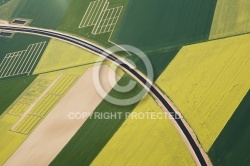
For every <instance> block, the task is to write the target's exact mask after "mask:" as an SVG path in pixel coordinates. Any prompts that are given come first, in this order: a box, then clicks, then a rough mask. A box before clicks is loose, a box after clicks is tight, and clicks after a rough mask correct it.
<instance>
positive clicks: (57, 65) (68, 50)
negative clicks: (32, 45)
mask: <svg viewBox="0 0 250 166" xmlns="http://www.w3.org/2000/svg"><path fill="white" fill-rule="evenodd" d="M96 59H97V56H96V55H94V54H92V53H90V52H87V51H83V50H82V49H80V48H78V47H76V46H74V45H70V44H68V43H65V42H62V41H59V40H55V39H51V41H50V42H49V44H48V47H47V48H46V50H45V52H44V54H43V56H42V57H41V60H40V61H39V63H38V65H37V67H36V69H35V70H34V72H33V74H39V73H44V72H50V71H55V70H61V69H65V68H69V67H74V66H79V65H83V64H89V63H94V62H95V61H96Z"/></svg>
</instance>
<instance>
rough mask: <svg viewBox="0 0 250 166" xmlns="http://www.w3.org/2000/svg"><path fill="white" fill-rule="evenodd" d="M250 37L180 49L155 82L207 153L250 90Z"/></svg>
mask: <svg viewBox="0 0 250 166" xmlns="http://www.w3.org/2000/svg"><path fill="white" fill-rule="evenodd" d="M249 43H250V35H243V36H237V37H232V38H227V39H223V40H215V41H211V42H206V43H201V44H196V45H190V46H186V47H183V48H182V49H181V50H180V52H179V53H178V54H177V56H176V58H175V59H174V60H173V61H172V62H171V63H170V65H169V66H168V67H167V69H166V70H165V71H164V72H163V74H162V75H161V76H160V77H159V78H158V80H157V81H156V83H157V85H158V86H159V87H160V88H161V89H162V90H163V91H164V92H166V94H167V95H168V96H169V97H170V98H171V99H172V100H173V102H174V103H175V104H176V105H177V107H178V108H179V109H180V111H181V113H182V114H183V115H184V117H185V118H186V120H187V122H188V123H189V124H190V125H191V127H192V129H193V130H194V132H195V133H196V135H197V136H198V139H199V141H200V142H201V144H202V146H203V147H204V149H205V151H208V150H209V148H210V147H211V145H212V144H213V142H214V141H215V139H216V138H217V137H218V135H219V134H220V132H221V131H222V129H223V128H224V126H225V125H226V123H227V121H228V120H229V119H230V117H231V116H232V114H233V113H234V111H235V110H236V108H237V107H238V105H239V104H240V102H241V100H242V99H243V97H244V96H245V94H246V93H247V91H248V90H249V88H250V77H249V76H250V56H249V55H250V44H249Z"/></svg>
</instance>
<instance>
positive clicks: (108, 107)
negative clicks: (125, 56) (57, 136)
mask: <svg viewBox="0 0 250 166" xmlns="http://www.w3.org/2000/svg"><path fill="white" fill-rule="evenodd" d="M130 80H131V77H130V76H128V75H127V74H125V75H124V76H123V77H122V78H121V79H120V80H119V81H118V84H119V85H121V86H124V85H127V83H128V82H129V81H130ZM141 90H142V87H141V86H140V85H139V84H137V85H136V87H135V88H134V90H133V91H132V92H130V93H122V94H121V93H118V92H116V91H115V90H114V89H113V90H111V92H110V93H109V94H110V95H111V96H116V97H118V98H124V99H127V98H130V97H131V96H134V95H135V94H138V92H140V91H141ZM135 106H136V104H133V105H130V106H127V107H121V106H117V105H113V104H111V103H109V102H107V101H105V100H103V101H102V102H101V103H100V104H99V105H98V107H97V108H96V109H95V111H94V112H95V113H105V112H108V113H115V112H123V113H124V112H131V111H132V110H133V109H134V108H135ZM124 117H125V114H123V115H122V116H121V119H119V118H116V119H94V118H89V119H88V120H87V121H86V122H85V123H84V125H83V126H81V128H80V129H79V130H78V131H77V133H76V134H75V135H74V137H73V138H72V139H71V140H70V141H69V143H68V144H67V145H66V146H65V147H64V148H63V149H62V151H61V152H60V153H59V154H58V156H57V157H56V158H55V159H54V160H53V162H52V163H51V164H50V165H62V164H65V165H89V164H90V163H91V162H92V161H93V160H94V158H95V157H96V156H97V155H98V153H99V152H100V151H101V149H102V148H103V147H104V146H105V145H106V143H107V142H108V141H109V139H110V138H111V137H112V136H113V135H114V133H115V132H116V131H117V129H118V128H119V127H120V126H121V125H122V123H123V122H124V121H125V118H124Z"/></svg>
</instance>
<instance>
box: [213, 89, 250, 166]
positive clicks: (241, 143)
mask: <svg viewBox="0 0 250 166" xmlns="http://www.w3.org/2000/svg"><path fill="white" fill-rule="evenodd" d="M249 103H250V91H248V93H247V94H246V96H245V97H244V99H243V100H242V102H241V104H240V105H239V107H238V108H237V110H236V111H235V113H234V114H233V116H232V118H231V119H230V120H229V121H228V123H227V124H226V126H225V127H224V129H223V130H222V132H221V133H220V135H219V137H218V138H217V139H216V141H215V142H214V144H213V145H212V147H211V149H210V150H209V152H208V154H209V156H210V158H211V160H212V162H213V164H214V165H215V166H216V165H221V166H222V165H227V166H235V165H249V163H250V153H249V151H250V144H249V137H250V122H249V117H250V104H249Z"/></svg>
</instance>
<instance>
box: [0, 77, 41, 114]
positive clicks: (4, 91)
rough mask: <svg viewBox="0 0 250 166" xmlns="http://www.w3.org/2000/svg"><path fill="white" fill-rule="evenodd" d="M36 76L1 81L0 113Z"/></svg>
mask: <svg viewBox="0 0 250 166" xmlns="http://www.w3.org/2000/svg"><path fill="white" fill-rule="evenodd" d="M35 78H36V76H28V77H23V78H14V79H11V80H3V81H0V94H1V100H0V115H1V114H2V113H3V112H4V111H5V110H6V109H7V108H8V107H9V106H10V104H12V103H13V102H14V101H15V100H16V99H17V98H18V96H19V95H20V94H21V93H22V92H23V91H24V90H25V89H26V88H27V87H28V86H29V85H30V84H31V83H32V82H33V81H34V79H35Z"/></svg>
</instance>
